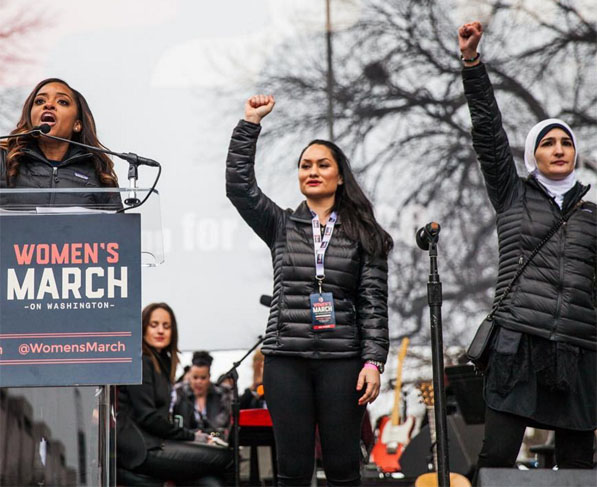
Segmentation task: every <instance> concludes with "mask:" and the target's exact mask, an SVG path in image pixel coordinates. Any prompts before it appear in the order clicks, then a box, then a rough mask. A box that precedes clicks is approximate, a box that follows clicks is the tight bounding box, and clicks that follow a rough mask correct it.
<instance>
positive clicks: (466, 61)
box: [460, 51, 481, 63]
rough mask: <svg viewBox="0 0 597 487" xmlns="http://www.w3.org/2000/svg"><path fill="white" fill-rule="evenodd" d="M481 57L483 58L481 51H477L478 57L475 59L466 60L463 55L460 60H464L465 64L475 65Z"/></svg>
mask: <svg viewBox="0 0 597 487" xmlns="http://www.w3.org/2000/svg"><path fill="white" fill-rule="evenodd" d="M480 57H481V53H480V52H479V51H477V55H476V56H475V57H472V58H470V59H465V58H464V56H462V55H461V56H460V59H462V61H463V62H465V63H474V62H475V61H476V60H477V59H479V58H480Z"/></svg>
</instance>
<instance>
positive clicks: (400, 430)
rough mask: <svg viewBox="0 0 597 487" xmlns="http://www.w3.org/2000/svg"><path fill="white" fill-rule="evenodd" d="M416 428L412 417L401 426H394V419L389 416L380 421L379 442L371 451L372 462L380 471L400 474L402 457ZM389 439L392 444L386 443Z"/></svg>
mask: <svg viewBox="0 0 597 487" xmlns="http://www.w3.org/2000/svg"><path fill="white" fill-rule="evenodd" d="M414 427H415V418H413V417H412V416H410V417H408V419H407V420H406V421H405V422H404V423H402V424H399V425H396V426H394V425H392V419H391V417H390V416H389V415H388V416H382V417H381V418H380V420H379V433H378V435H377V441H376V442H375V445H374V446H373V449H372V450H371V461H373V462H374V463H375V464H376V465H377V467H378V468H379V470H380V471H381V472H383V473H393V472H399V471H400V470H401V469H402V468H401V467H400V456H401V455H402V452H403V451H404V447H405V446H406V444H407V443H408V441H409V440H410V435H411V433H412V430H413V428H414ZM387 437H392V442H391V443H385V442H384V440H385V439H386V438H387Z"/></svg>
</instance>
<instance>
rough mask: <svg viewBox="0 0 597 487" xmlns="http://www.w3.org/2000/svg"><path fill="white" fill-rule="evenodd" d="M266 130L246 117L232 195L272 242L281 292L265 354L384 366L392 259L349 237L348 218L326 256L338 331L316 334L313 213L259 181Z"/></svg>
mask: <svg viewBox="0 0 597 487" xmlns="http://www.w3.org/2000/svg"><path fill="white" fill-rule="evenodd" d="M260 130H261V126H260V125H255V124H253V123H250V122H246V121H244V120H241V121H240V122H239V124H238V125H237V126H236V128H235V129H234V132H233V134H232V139H231V141H230V148H229V151H228V160H227V167H226V194H227V195H228V198H230V201H232V203H233V204H234V206H235V207H236V208H237V210H238V211H239V213H240V214H241V216H242V217H243V218H244V219H245V221H246V222H247V223H248V224H249V225H250V226H251V228H252V229H253V230H254V231H255V232H256V233H257V235H259V237H261V239H262V240H263V241H264V242H265V243H266V244H267V245H268V247H269V248H270V250H271V254H272V262H273V266H274V291H273V299H272V306H271V310H270V316H269V321H268V324H267V330H266V337H265V341H264V343H263V353H264V354H265V355H294V356H300V357H306V358H326V359H327V358H345V357H359V356H360V357H361V358H362V359H363V360H376V361H380V362H385V361H386V357H387V353H388V345H389V340H388V310H387V297H388V287H387V274H388V270H387V259H384V258H380V257H372V256H370V255H368V254H366V253H365V252H363V251H362V249H361V246H360V245H358V244H357V243H356V242H354V241H351V240H349V239H348V238H347V237H346V234H345V233H344V231H343V230H342V221H340V220H339V221H338V222H337V223H336V226H335V227H334V233H333V236H332V239H331V241H330V245H329V247H328V249H327V251H326V254H325V275H326V278H325V281H324V283H323V291H324V292H330V291H331V292H332V293H333V295H334V305H335V309H336V328H335V329H333V330H328V331H324V332H315V331H313V329H312V326H311V313H310V304H309V295H310V294H311V293H313V292H316V291H317V285H316V281H315V262H314V252H313V233H312V227H311V219H312V217H311V213H310V210H309V208H308V207H307V204H306V202H303V203H301V204H300V205H299V207H298V208H297V209H296V211H292V210H282V209H281V208H280V207H279V206H277V205H276V204H275V203H274V202H273V201H271V200H270V199H269V198H268V197H267V196H265V195H264V194H263V193H262V192H261V190H260V189H259V187H258V186H257V182H256V181H255V172H254V159H255V147H256V144H257V138H258V136H259V132H260Z"/></svg>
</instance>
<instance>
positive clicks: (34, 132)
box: [0, 123, 52, 140]
mask: <svg viewBox="0 0 597 487" xmlns="http://www.w3.org/2000/svg"><path fill="white" fill-rule="evenodd" d="M50 130H52V127H50V126H49V125H48V124H47V123H42V124H41V125H36V126H35V127H33V128H32V129H31V130H30V131H29V132H23V133H22V134H11V135H2V136H0V140H2V139H18V138H19V137H28V136H30V135H31V136H33V137H36V136H40V135H43V134H47V133H48V132H49V131H50Z"/></svg>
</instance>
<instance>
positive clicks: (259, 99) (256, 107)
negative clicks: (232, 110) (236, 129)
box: [245, 95, 276, 123]
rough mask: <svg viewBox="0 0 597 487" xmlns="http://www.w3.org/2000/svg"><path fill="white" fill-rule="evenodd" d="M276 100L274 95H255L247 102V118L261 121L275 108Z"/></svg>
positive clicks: (248, 120) (255, 121) (257, 121)
mask: <svg viewBox="0 0 597 487" xmlns="http://www.w3.org/2000/svg"><path fill="white" fill-rule="evenodd" d="M275 104H276V100H274V97H273V95H254V96H252V97H251V98H249V99H248V100H247V102H246V103H245V120H246V121H247V122H253V123H260V122H261V119H262V118H263V117H265V116H266V115H267V114H268V113H270V112H271V111H272V110H273V109H274V105H275Z"/></svg>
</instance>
